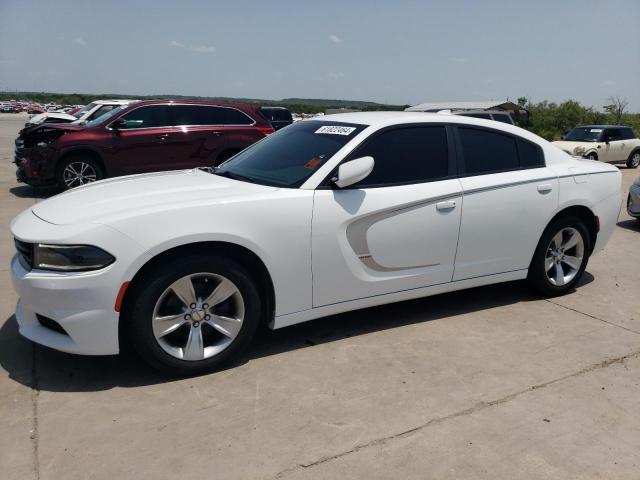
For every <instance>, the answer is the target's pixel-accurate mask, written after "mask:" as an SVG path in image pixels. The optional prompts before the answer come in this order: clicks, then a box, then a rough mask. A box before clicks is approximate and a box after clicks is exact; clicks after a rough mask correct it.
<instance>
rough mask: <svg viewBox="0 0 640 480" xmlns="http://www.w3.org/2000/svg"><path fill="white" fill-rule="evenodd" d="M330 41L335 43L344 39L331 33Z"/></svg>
mask: <svg viewBox="0 0 640 480" xmlns="http://www.w3.org/2000/svg"><path fill="white" fill-rule="evenodd" d="M328 38H329V41H330V42H333V43H342V39H341V38H340V37H339V36H337V35H335V34H334V35H329V37H328Z"/></svg>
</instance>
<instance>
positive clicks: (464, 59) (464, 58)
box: [451, 57, 469, 63]
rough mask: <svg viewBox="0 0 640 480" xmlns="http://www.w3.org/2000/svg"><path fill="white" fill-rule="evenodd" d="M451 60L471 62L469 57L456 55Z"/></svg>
mask: <svg viewBox="0 0 640 480" xmlns="http://www.w3.org/2000/svg"><path fill="white" fill-rule="evenodd" d="M451 61H452V62H455V63H469V59H468V58H467V57H454V58H452V59H451Z"/></svg>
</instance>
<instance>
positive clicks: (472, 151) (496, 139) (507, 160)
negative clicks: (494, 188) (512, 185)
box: [458, 127, 520, 175]
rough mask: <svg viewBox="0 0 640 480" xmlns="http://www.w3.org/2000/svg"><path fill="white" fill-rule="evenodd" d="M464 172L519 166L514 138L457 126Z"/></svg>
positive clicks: (489, 171) (479, 172) (492, 170)
mask: <svg viewBox="0 0 640 480" xmlns="http://www.w3.org/2000/svg"><path fill="white" fill-rule="evenodd" d="M458 132H459V133H460V141H461V142H462V152H463V155H464V164H465V172H466V173H467V174H470V175H477V174H481V173H493V172H502V171H505V170H515V169H518V168H520V162H519V160H518V148H517V146H516V140H515V138H513V137H510V136H508V135H502V134H500V133H497V132H493V131H490V130H481V129H477V128H465V127H458Z"/></svg>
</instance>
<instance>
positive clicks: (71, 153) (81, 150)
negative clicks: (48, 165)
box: [55, 147, 108, 176]
mask: <svg viewBox="0 0 640 480" xmlns="http://www.w3.org/2000/svg"><path fill="white" fill-rule="evenodd" d="M80 155H87V156H89V157H91V158H92V159H93V160H95V161H96V162H98V165H99V166H100V168H102V172H103V173H104V174H105V176H106V175H107V173H108V172H107V168H106V164H105V162H104V159H103V158H102V155H100V154H99V153H98V152H97V151H96V150H94V149H93V148H89V147H76V148H71V149H68V150H65V151H63V152H62V153H61V154H60V156H59V157H58V160H57V161H56V167H55V171H56V174H57V173H58V170H59V168H60V165H62V162H64V161H65V160H66V159H68V158H70V157H75V156H80Z"/></svg>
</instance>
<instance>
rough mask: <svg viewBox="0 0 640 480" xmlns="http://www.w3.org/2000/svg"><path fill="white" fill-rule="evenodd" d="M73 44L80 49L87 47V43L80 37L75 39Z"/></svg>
mask: <svg viewBox="0 0 640 480" xmlns="http://www.w3.org/2000/svg"><path fill="white" fill-rule="evenodd" d="M73 43H75V44H76V45H80V46H81V47H86V46H87V41H86V40H85V39H84V38H82V37H76V38H75V39H74V40H73Z"/></svg>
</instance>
